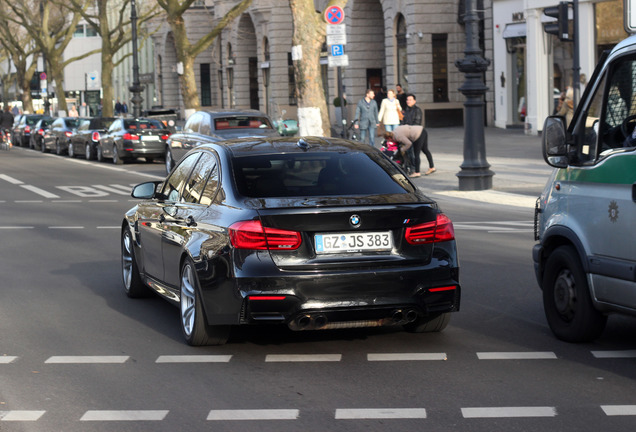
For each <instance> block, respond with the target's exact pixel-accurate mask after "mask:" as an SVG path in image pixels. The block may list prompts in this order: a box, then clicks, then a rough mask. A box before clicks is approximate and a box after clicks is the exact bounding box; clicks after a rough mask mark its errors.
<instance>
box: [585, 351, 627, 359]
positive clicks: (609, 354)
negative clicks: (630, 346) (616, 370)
mask: <svg viewBox="0 0 636 432" xmlns="http://www.w3.org/2000/svg"><path fill="white" fill-rule="evenodd" d="M592 355H593V356H594V357H596V358H634V357H636V350H624V351H592Z"/></svg>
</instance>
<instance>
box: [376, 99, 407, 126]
mask: <svg viewBox="0 0 636 432" xmlns="http://www.w3.org/2000/svg"><path fill="white" fill-rule="evenodd" d="M386 95H387V97H386V99H384V100H383V101H382V105H381V106H380V114H379V116H378V118H379V119H380V122H381V123H382V124H384V130H385V131H386V132H391V131H392V130H393V129H395V127H396V126H398V125H399V124H400V117H401V115H402V105H400V102H399V101H398V100H397V98H396V97H395V91H394V90H393V89H389V90H388V91H387V93H386Z"/></svg>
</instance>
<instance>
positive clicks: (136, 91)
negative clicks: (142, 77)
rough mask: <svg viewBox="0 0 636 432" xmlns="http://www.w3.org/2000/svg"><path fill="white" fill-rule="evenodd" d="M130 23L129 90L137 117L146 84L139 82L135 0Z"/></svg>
mask: <svg viewBox="0 0 636 432" xmlns="http://www.w3.org/2000/svg"><path fill="white" fill-rule="evenodd" d="M130 24H131V25H132V59H133V83H132V85H131V86H130V87H128V90H130V92H131V93H132V94H133V97H132V98H131V99H130V100H131V102H132V105H133V115H134V116H135V118H137V117H140V116H141V104H142V102H143V101H144V98H143V97H142V96H141V92H143V91H144V88H145V87H144V86H142V85H141V83H140V82H139V57H138V53H137V6H136V4H135V0H131V2H130Z"/></svg>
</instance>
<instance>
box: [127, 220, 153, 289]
mask: <svg viewBox="0 0 636 432" xmlns="http://www.w3.org/2000/svg"><path fill="white" fill-rule="evenodd" d="M121 275H122V279H123V282H124V290H125V291H126V295H127V296H128V297H130V298H140V297H146V296H147V295H148V293H149V290H148V288H147V287H146V285H144V283H143V281H142V280H141V275H140V274H139V268H138V267H137V260H136V259H135V249H134V240H133V237H132V233H131V232H130V228H129V227H126V228H124V230H123V232H122V235H121Z"/></svg>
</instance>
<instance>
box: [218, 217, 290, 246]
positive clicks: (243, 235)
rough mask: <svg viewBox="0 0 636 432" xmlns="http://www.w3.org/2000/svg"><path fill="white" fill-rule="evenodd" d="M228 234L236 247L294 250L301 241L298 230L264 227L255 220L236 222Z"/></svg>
mask: <svg viewBox="0 0 636 432" xmlns="http://www.w3.org/2000/svg"><path fill="white" fill-rule="evenodd" d="M229 234H230V242H231V243H232V246H234V247H235V248H236V249H257V250H267V249H270V250H294V249H298V248H299V247H300V244H301V242H302V240H301V237H300V233H299V232H296V231H288V230H281V229H278V228H269V227H264V226H263V225H262V224H261V223H260V221H257V220H251V221H241V222H236V223H234V224H232V225H231V226H230V228H229Z"/></svg>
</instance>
